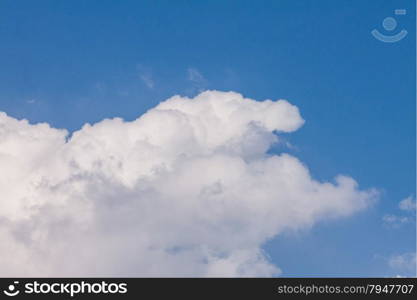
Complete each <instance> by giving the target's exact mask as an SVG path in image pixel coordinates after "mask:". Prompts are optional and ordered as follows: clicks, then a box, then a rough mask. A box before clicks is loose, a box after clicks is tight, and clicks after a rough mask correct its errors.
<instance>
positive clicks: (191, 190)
mask: <svg viewBox="0 0 417 300" xmlns="http://www.w3.org/2000/svg"><path fill="white" fill-rule="evenodd" d="M303 123H304V120H303V119H302V117H301V116H300V113H299V110H298V108H297V107H296V106H294V105H291V104H290V103H289V102H287V101H285V100H278V101H271V100H265V101H255V100H251V99H247V98H244V97H243V96H242V95H240V94H238V93H234V92H227V93H226V92H218V91H206V92H203V93H201V94H200V95H198V96H196V97H195V98H193V99H189V98H186V97H180V96H175V97H172V98H170V99H168V100H166V101H165V102H162V103H160V104H159V105H158V106H156V107H155V108H153V109H151V110H149V111H148V112H147V113H145V114H144V115H142V116H140V117H139V118H138V119H136V120H134V121H132V122H125V121H123V120H122V119H119V118H115V119H106V120H103V121H101V122H99V123H97V124H94V125H89V124H86V125H85V126H83V127H82V129H80V130H79V131H76V132H74V133H73V134H72V135H68V132H67V131H65V130H59V129H55V128H52V127H50V126H49V125H48V124H36V125H32V124H29V123H28V122H27V121H25V120H16V119H14V118H12V117H9V116H7V115H6V114H5V113H0V168H1V171H0V190H1V191H2V194H1V198H0V275H1V276H271V275H277V274H279V273H280V269H279V268H278V267H277V266H275V265H274V264H272V263H271V262H270V261H269V260H268V256H267V255H266V254H265V253H264V251H263V250H262V245H263V244H264V243H265V242H266V241H267V240H269V239H271V238H272V237H274V236H276V235H278V234H280V233H282V232H283V231H286V230H297V229H302V228H308V227H310V226H312V225H314V224H315V223H316V222H318V221H320V220H322V219H325V218H337V217H343V216H349V215H351V214H353V213H355V212H357V211H360V210H362V209H365V208H366V207H367V206H368V205H370V204H371V203H372V202H373V201H374V199H375V198H376V197H377V192H376V191H375V190H372V189H371V190H360V189H359V188H358V184H357V183H356V182H355V181H354V180H353V179H352V178H350V177H347V176H341V175H338V176H336V177H335V179H334V181H332V182H319V181H317V180H315V179H313V178H312V177H311V175H310V173H309V170H308V169H307V167H306V166H305V165H304V164H303V163H302V162H300V161H299V160H298V159H297V158H295V157H293V156H291V155H289V154H285V153H282V154H279V155H271V154H268V153H267V151H268V149H269V148H270V146H271V145H272V144H273V143H276V142H277V141H279V133H280V132H293V131H295V130H297V129H298V128H299V127H300V126H302V125H303ZM278 263H279V262H278Z"/></svg>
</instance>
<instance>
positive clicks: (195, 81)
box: [187, 67, 209, 92]
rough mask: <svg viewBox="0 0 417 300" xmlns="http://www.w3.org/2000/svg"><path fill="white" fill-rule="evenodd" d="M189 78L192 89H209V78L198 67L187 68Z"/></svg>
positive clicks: (200, 90) (198, 90) (199, 90)
mask: <svg viewBox="0 0 417 300" xmlns="http://www.w3.org/2000/svg"><path fill="white" fill-rule="evenodd" d="M187 79H188V80H189V81H190V82H191V83H192V90H194V91H195V92H202V91H204V90H205V89H207V86H208V84H209V82H208V80H207V79H206V78H205V77H204V76H203V74H202V73H201V72H200V71H199V70H197V69H196V68H192V67H190V68H188V69H187Z"/></svg>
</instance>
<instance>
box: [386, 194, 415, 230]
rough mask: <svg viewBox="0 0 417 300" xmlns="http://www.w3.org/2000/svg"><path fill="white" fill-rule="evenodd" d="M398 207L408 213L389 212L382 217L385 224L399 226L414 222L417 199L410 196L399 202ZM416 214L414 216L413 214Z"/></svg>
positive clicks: (393, 226)
mask: <svg viewBox="0 0 417 300" xmlns="http://www.w3.org/2000/svg"><path fill="white" fill-rule="evenodd" d="M398 208H399V209H400V210H402V211H404V212H406V215H402V216H400V215H394V214H389V215H385V216H383V217H382V221H383V222H384V224H385V225H387V226H388V227H392V228H399V227H401V225H404V224H407V223H413V222H414V221H415V212H416V201H415V200H414V197H413V196H409V197H407V198H405V199H403V200H401V201H400V202H399V204H398ZM413 214H414V216H413Z"/></svg>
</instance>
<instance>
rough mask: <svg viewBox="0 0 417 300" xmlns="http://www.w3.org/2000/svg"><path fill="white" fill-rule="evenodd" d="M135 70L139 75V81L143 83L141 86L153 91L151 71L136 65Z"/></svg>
mask: <svg viewBox="0 0 417 300" xmlns="http://www.w3.org/2000/svg"><path fill="white" fill-rule="evenodd" d="M137 70H138V73H139V79H140V80H141V81H142V82H143V84H144V85H145V86H146V87H147V88H149V89H151V90H152V89H154V88H155V81H154V79H153V75H152V71H151V69H150V68H147V67H145V66H143V65H140V64H139V65H137Z"/></svg>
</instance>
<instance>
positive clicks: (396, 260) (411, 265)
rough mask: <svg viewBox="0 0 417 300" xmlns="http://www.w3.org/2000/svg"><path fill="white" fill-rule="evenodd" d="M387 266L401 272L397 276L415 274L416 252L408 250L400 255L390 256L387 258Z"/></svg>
mask: <svg viewBox="0 0 417 300" xmlns="http://www.w3.org/2000/svg"><path fill="white" fill-rule="evenodd" d="M388 264H389V266H390V267H391V268H392V269H394V270H396V271H398V272H401V274H399V276H402V277H403V276H413V277H414V276H415V275H416V253H415V252H409V253H404V254H400V255H395V256H392V257H391V258H390V259H389V260H388Z"/></svg>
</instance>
